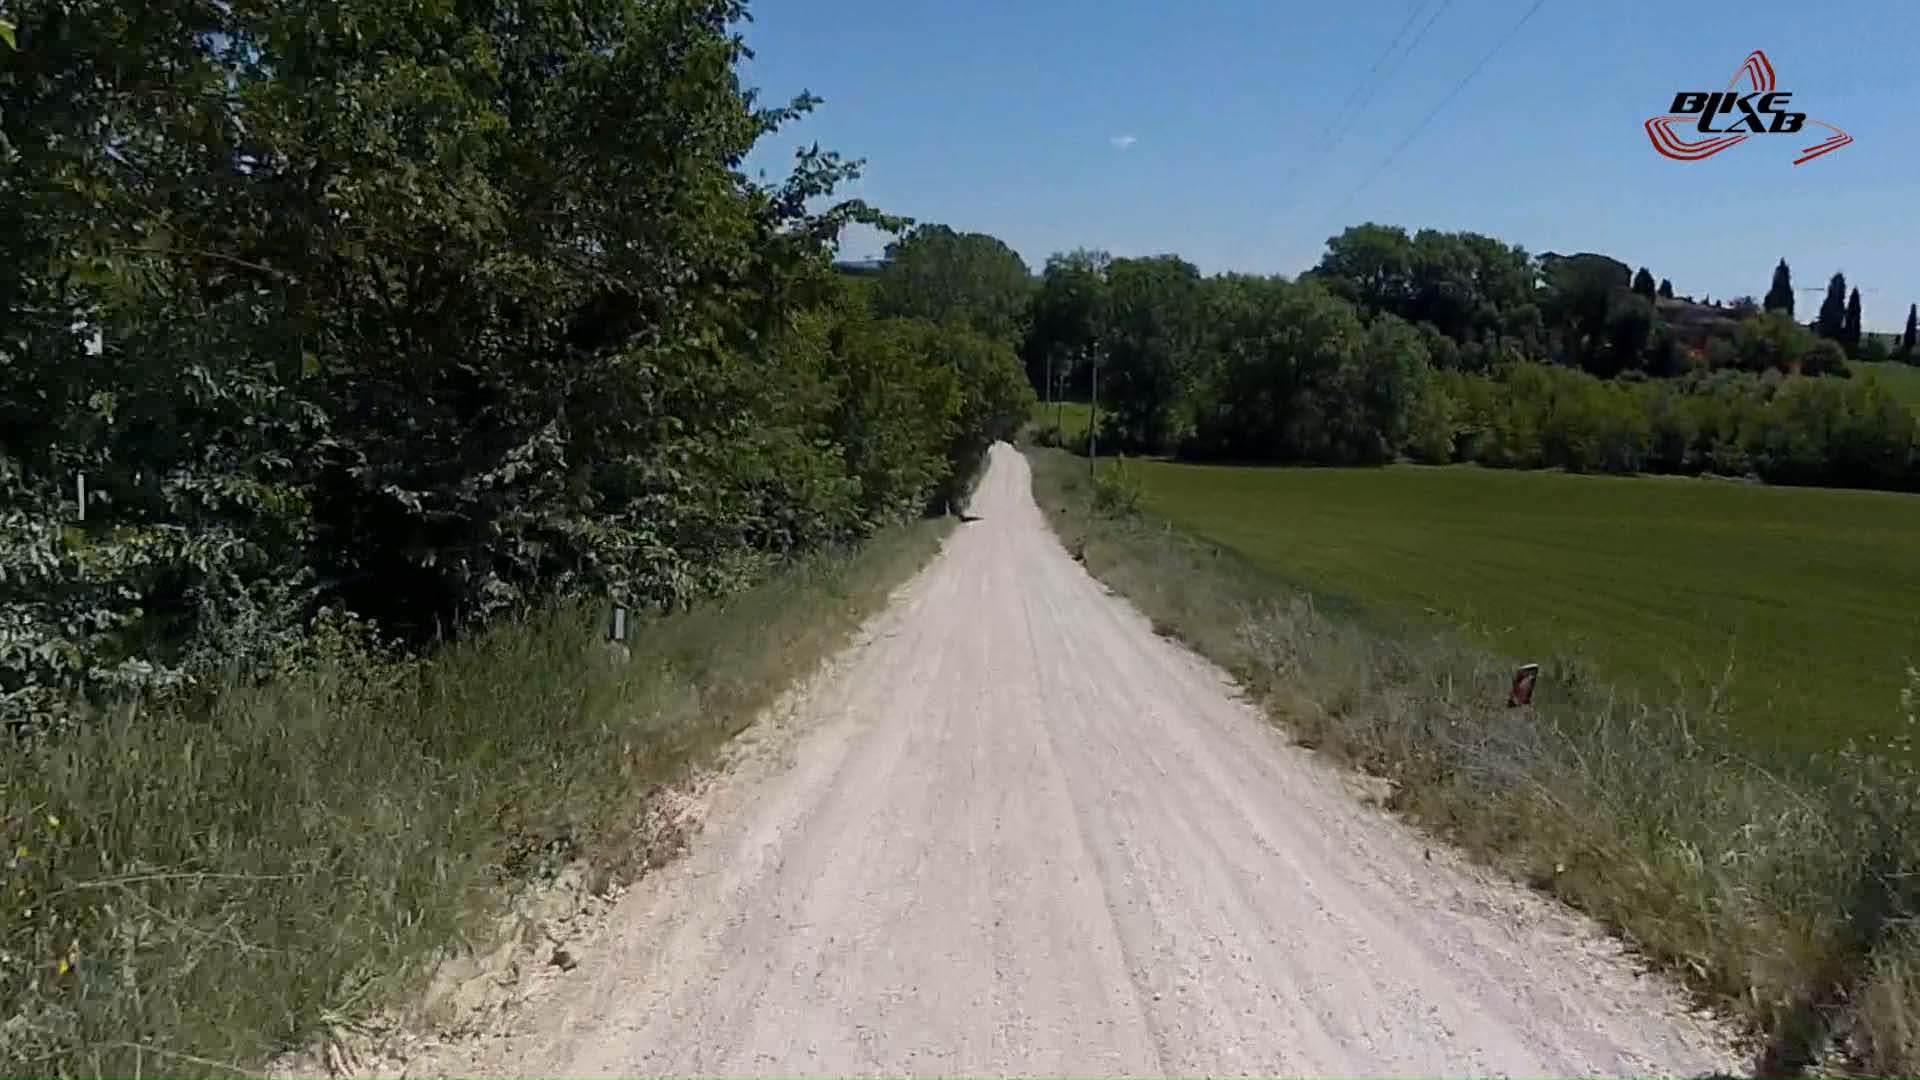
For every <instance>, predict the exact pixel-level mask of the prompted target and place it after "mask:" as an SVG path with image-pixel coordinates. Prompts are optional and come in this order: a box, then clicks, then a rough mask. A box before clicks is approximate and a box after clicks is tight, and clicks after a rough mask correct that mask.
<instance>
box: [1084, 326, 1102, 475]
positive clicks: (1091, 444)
mask: <svg viewBox="0 0 1920 1080" xmlns="http://www.w3.org/2000/svg"><path fill="white" fill-rule="evenodd" d="M1087 396H1088V397H1090V398H1092V399H1093V400H1092V401H1091V402H1090V403H1089V406H1088V409H1087V479H1088V480H1092V479H1093V463H1094V460H1095V459H1096V458H1098V457H1099V456H1100V346H1099V345H1097V344H1096V345H1095V346H1094V347H1093V392H1092V393H1091V394H1089V395H1087Z"/></svg>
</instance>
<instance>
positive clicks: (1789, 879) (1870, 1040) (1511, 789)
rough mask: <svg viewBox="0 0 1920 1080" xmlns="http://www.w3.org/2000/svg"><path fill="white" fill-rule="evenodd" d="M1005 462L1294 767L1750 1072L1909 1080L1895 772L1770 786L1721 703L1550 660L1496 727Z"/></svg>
mask: <svg viewBox="0 0 1920 1080" xmlns="http://www.w3.org/2000/svg"><path fill="white" fill-rule="evenodd" d="M1028 453H1029V458H1030V460H1031V461H1032V463H1033V475H1034V493H1035V496H1036V498H1037V499H1038V500H1039V502H1040V505H1041V507H1042V508H1043V509H1044V510H1045V511H1046V513H1047V515H1048V517H1049V520H1050V521H1051V522H1052V524H1053V526H1054V528H1055V529H1056V530H1057V531H1058V532H1059V533H1060V535H1061V537H1062V538H1063V540H1064V541H1065V542H1066V543H1067V545H1068V547H1069V549H1071V550H1075V551H1077V552H1079V553H1080V554H1081V556H1082V558H1083V559H1084V560H1085V563H1086V565H1087V567H1088V569H1089V570H1090V571H1091V572H1092V573H1094V574H1095V575H1096V576H1098V577H1099V578H1101V579H1102V580H1103V581H1105V582H1107V583H1108V584H1109V585H1111V586H1112V587H1114V588H1115V589H1116V590H1117V591H1119V592H1120V593H1122V594H1123V595H1125V596H1127V597H1128V598H1129V599H1130V600H1131V601H1132V602H1133V603H1134V604H1135V605H1136V606H1138V607H1139V608H1140V609H1141V610H1142V611H1143V612H1144V613H1146V614H1147V615H1148V617H1150V618H1151V619H1153V621H1154V623H1155V625H1156V626H1157V627H1159V628H1161V629H1162V630H1163V631H1164V632H1167V633H1170V634H1173V635H1176V636H1178V637H1180V638H1181V639H1183V640H1184V641H1186V642H1187V643H1188V644H1190V645H1191V646H1193V647H1194V648H1195V649H1196V650H1198V651H1199V652H1201V653H1203V654H1205V655H1206V656H1208V657H1210V658H1212V659H1213V660H1214V661H1216V662H1218V663H1220V664H1221V665H1222V666H1223V667H1225V668H1227V669H1228V670H1229V671H1231V672H1232V673H1233V674H1234V675H1235V676H1236V677H1237V678H1239V679H1240V680H1241V682H1242V683H1243V684H1244V685H1245V686H1247V687H1248V689H1249V690H1250V691H1251V692H1253V693H1254V694H1256V695H1258V696H1259V697H1261V698H1262V699H1263V700H1264V701H1265V702H1266V703H1267V705H1268V707H1269V709H1270V710H1271V712H1272V714H1273V716H1274V717H1275V719H1276V721H1277V722H1279V723H1281V724H1282V725H1283V726H1285V727H1286V728H1287V729H1288V730H1289V731H1290V732H1292V733H1293V734H1294V736H1295V737H1296V738H1298V739H1299V740H1300V741H1301V742H1302V743H1304V744H1306V745H1309V746H1313V747H1316V748H1318V749H1320V750H1321V751H1323V752H1325V753H1328V754H1330V755H1332V756H1333V757H1335V758H1336V759H1337V760H1340V761H1342V762H1343V763H1346V764H1348V765H1351V766H1353V767H1356V768H1360V769H1364V770H1366V771H1368V772H1371V773H1374V774H1376V775H1380V776H1384V777H1387V778H1388V779H1390V780H1391V781H1393V784H1394V790H1395V794H1394V796H1393V800H1392V801H1393V805H1394V806H1395V808H1396V809H1398V810H1399V811H1401V812H1403V813H1404V814H1406V815H1407V816H1409V817H1410V818H1412V819H1413V820H1415V821H1418V822H1420V823H1421V824H1423V825H1424V826H1426V827H1428V828H1430V829H1432V830H1433V831H1435V832H1436V833H1438V834H1440V835H1443V836H1445V837H1447V838H1448V839H1450V840H1452V841H1454V842H1455V843H1457V844H1459V845H1461V846H1463V847H1464V848H1466V849H1467V850H1468V851H1470V852H1472V853H1474V854H1475V855H1477V856H1478V857H1481V858H1484V859H1486V860H1488V861H1490V862H1493V863H1495V864H1497V865H1500V866H1502V867H1504V868H1506V869H1508V870H1510V871H1511V872H1513V873H1515V874H1516V875H1518V876H1519V877H1521V878H1522V879H1523V880H1526V881H1528V882H1530V883H1532V884H1533V885H1535V886H1536V887H1539V888H1541V889H1544V890H1547V891H1549V892H1551V893H1553V894H1555V895H1557V896H1559V897H1561V898H1562V899H1564V900H1566V901H1567V902H1569V903H1570V904H1572V905H1573V906H1575V907H1577V908H1580V909H1582V910H1584V911H1586V912H1588V913H1590V914H1592V915H1593V916H1595V917H1597V918H1598V919H1600V920H1601V921H1602V922H1604V923H1606V924H1607V925H1609V926H1611V927H1613V928H1614V929H1616V930H1617V931H1618V932H1619V933H1621V934H1622V935H1623V936H1625V937H1626V938H1627V939H1629V940H1630V941H1632V942H1633V943H1634V944H1635V945H1636V946H1637V947H1638V948H1639V949H1640V950H1641V951H1642V952H1643V953H1644V954H1645V955H1646V956H1648V957H1649V958H1650V959H1651V960H1652V961H1654V962H1655V963H1658V964H1660V965H1662V966H1664V967H1667V968H1668V969H1670V970H1672V971H1674V972H1676V973H1677V974H1679V975H1680V976H1681V977H1683V978H1685V979H1686V980H1687V981H1688V982H1689V983H1690V984H1691V985H1692V986H1694V987H1695V988H1696V989H1697V990H1699V991H1700V992H1701V993H1702V994H1704V995H1708V996H1710V997H1711V998H1713V999H1714V1000H1716V1001H1717V1002H1718V1003H1720V1004H1721V1005H1722V1006H1724V1007H1725V1008H1727V1009H1729V1010H1731V1011H1733V1012H1734V1013H1736V1014H1737V1015H1739V1016H1741V1017H1743V1018H1745V1019H1747V1020H1748V1021H1750V1022H1751V1023H1752V1024H1753V1025H1754V1026H1755V1028H1756V1029H1757V1030H1758V1031H1760V1032H1761V1033H1762V1034H1763V1035H1764V1036H1765V1042H1766V1046H1765V1050H1764V1052H1763V1054H1762V1056H1761V1060H1760V1062H1759V1066H1760V1068H1761V1069H1762V1070H1763V1071H1764V1072H1767V1073H1770V1074H1786V1073H1793V1072H1796V1071H1798V1070H1800V1069H1802V1068H1804V1067H1805V1066H1806V1065H1807V1064H1808V1063H1810V1062H1811V1061H1813V1060H1815V1059H1816V1058H1820V1057H1823V1056H1826V1055H1828V1054H1829V1053H1831V1052H1835V1051H1837V1053H1838V1054H1839V1055H1841V1057H1842V1058H1844V1059H1845V1061H1846V1062H1847V1063H1849V1064H1852V1065H1855V1066H1857V1067H1861V1068H1865V1069H1868V1070H1871V1071H1874V1072H1878V1073H1906V1074H1914V1073H1916V1072H1920V935H1917V934H1916V931H1915V929H1914V923H1913V919H1914V916H1915V915H1916V913H1920V777H1916V774H1915V773H1914V771H1913V769H1912V767H1911V766H1910V765H1908V764H1905V763H1903V762H1889V761H1887V760H1884V759H1882V758H1879V757H1870V756H1866V755H1862V754H1858V753H1855V752H1852V751H1843V752H1841V753H1838V754H1835V755H1831V756H1824V757H1819V758H1808V759H1806V760H1805V762H1804V763H1803V767H1800V768H1796V769H1794V770H1793V771H1792V772H1790V773H1786V772H1781V771H1779V770H1777V769H1773V770H1770V769H1768V768H1764V767H1762V766H1761V765H1759V764H1756V763H1754V762H1752V761H1750V760H1747V759H1746V758H1744V757H1743V756H1741V752H1740V750H1739V743H1738V742H1737V741H1736V740H1735V739H1734V738H1733V737H1732V736H1731V735H1730V734H1729V731H1730V724H1729V720H1730V718H1729V717H1728V715H1727V713H1726V706H1725V703H1724V700H1714V699H1711V698H1710V699H1708V700H1707V701H1705V702H1704V703H1685V702H1668V701H1662V700H1659V699H1658V698H1655V697H1646V696H1640V695H1638V694H1636V693H1634V692H1633V691H1631V690H1628V689H1622V688H1617V687H1615V686H1613V685H1611V684H1609V683H1607V682H1605V681H1603V680H1601V679H1598V678H1596V677H1595V676H1594V674H1593V673H1592V672H1591V671H1590V670H1587V669H1583V668H1582V667H1581V666H1580V665H1578V664H1576V663H1571V662H1568V661H1566V660H1554V661H1552V662H1550V663H1547V664H1546V670H1545V671H1543V673H1542V677H1541V682H1540V688H1539V690H1538V691H1537V693H1536V695H1535V698H1534V704H1533V705H1532V706H1531V707H1529V708H1523V709H1509V708H1507V707H1506V705H1505V699H1506V691H1507V686H1508V681H1509V678H1510V676H1511V673H1512V670H1513V669H1512V666H1511V662H1510V660H1509V659H1508V658H1505V657H1501V656H1499V655H1497V654H1495V653H1493V652H1491V651H1489V650H1487V649H1485V648H1482V647H1479V646H1476V645H1472V644H1469V643H1467V642H1465V641H1463V640H1461V639H1460V638H1458V637H1456V636H1452V635H1448V634H1444V633H1442V634H1431V633H1427V634H1423V633H1420V632H1418V631H1408V630H1406V629H1404V628H1402V629H1393V630H1390V629H1387V628H1384V627H1382V626H1381V625H1379V624H1374V623H1370V622H1368V621H1366V620H1365V619H1364V618H1363V617H1362V616H1361V615H1360V614H1358V613H1355V612H1341V611H1335V610H1326V609H1323V608H1321V607H1320V606H1318V605H1317V604H1316V601H1315V598H1314V597H1313V595H1312V594H1311V593H1307V592H1302V591H1300V590H1299V589H1298V588H1297V587H1295V586H1292V585H1290V584H1288V583H1286V582H1283V581H1281V580H1280V579H1278V578H1276V577H1273V576H1271V575H1270V574H1268V573H1267V572H1265V571H1262V570H1261V569H1259V568H1258V567H1256V566H1254V565H1253V564H1252V563H1249V562H1247V561H1246V560H1244V559H1242V558H1240V557H1239V556H1237V555H1235V554H1233V553H1232V552H1230V551H1227V550H1225V549H1222V548H1219V547H1217V546H1215V545H1213V544H1211V543H1208V542H1206V541H1203V540H1200V539H1198V538H1196V537H1194V536H1191V535H1189V534H1187V533H1185V532H1182V531H1180V530H1179V529H1176V528H1175V527H1174V526H1173V525H1172V524H1171V523H1169V522H1167V521H1165V520H1162V519H1157V518H1154V517H1151V516H1149V515H1146V514H1144V513H1141V512H1139V511H1138V510H1130V509H1128V507H1129V506H1132V505H1136V504H1137V503H1138V500H1139V488H1138V483H1137V479H1136V480H1134V481H1133V482H1131V483H1130V482H1128V481H1126V480H1124V479H1122V478H1121V476H1120V475H1118V474H1116V473H1107V474H1103V475H1102V476H1101V478H1100V480H1099V482H1098V483H1097V485H1096V484H1092V483H1090V482H1089V481H1088V480H1087V478H1086V463H1085V460H1084V459H1081V458H1074V457H1071V456H1069V455H1067V454H1065V453H1063V452H1060V451H1054V450H1044V449H1032V450H1029V452H1028ZM1105 468H1107V469H1110V470H1111V469H1112V468H1113V467H1112V466H1111V465H1108V466H1105ZM1096 507H1100V508H1103V509H1096ZM1915 678H1916V681H1920V677H1915ZM1915 690H1916V692H1920V686H1916V687H1915ZM1908 711H1912V709H1911V707H1910V708H1909V710H1908Z"/></svg>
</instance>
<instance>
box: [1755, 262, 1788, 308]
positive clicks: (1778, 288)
mask: <svg viewBox="0 0 1920 1080" xmlns="http://www.w3.org/2000/svg"><path fill="white" fill-rule="evenodd" d="M1761 306H1762V307H1764V308H1766V309H1767V310H1768V311H1778V312H1783V313H1785V314H1786V315H1789V316H1791V315H1792V314H1793V271H1792V270H1789V269H1787V260H1785V259H1781V260H1780V265H1779V266H1776V267H1774V268H1773V287H1772V288H1770V289H1768V290H1767V299H1766V302H1765V303H1764V304H1762V305H1761Z"/></svg>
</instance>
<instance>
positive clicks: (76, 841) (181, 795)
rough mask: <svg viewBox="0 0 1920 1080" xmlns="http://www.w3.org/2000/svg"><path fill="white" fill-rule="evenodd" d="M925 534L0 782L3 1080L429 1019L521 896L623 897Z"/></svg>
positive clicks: (502, 631) (401, 670)
mask: <svg viewBox="0 0 1920 1080" xmlns="http://www.w3.org/2000/svg"><path fill="white" fill-rule="evenodd" d="M946 527H947V524H946V523H945V522H941V521H928V522H920V523H916V524H914V525H912V526H909V527H905V528H902V529H898V530H895V531H893V532H891V533H888V534H885V535H883V536H880V537H878V538H876V539H875V540H873V541H872V542H870V543H869V544H867V545H866V546H865V547H863V548H862V549H861V550H860V551H858V552H857V553H852V554H838V555H819V556H815V557H812V558H810V559H807V560H805V561H803V562H800V563H799V564H797V565H795V566H794V567H792V568H791V570H790V571H789V572H788V573H785V574H783V575H782V576H780V577H778V578H776V579H775V580H773V581H770V582H768V583H766V584H764V585H762V586H760V587H758V588H755V589H752V590H749V591H747V592H745V593H742V594H740V595H737V596H734V597H732V598H729V599H727V600H725V601H723V602H716V603H714V604H711V605H709V606H706V607H704V608H700V609H697V610H694V611H691V612H687V613H683V614H676V615H672V616H668V617H664V618H661V619H659V620H657V621H654V622H651V623H647V624H644V625H642V626H640V627H639V628H638V630H637V632H636V633H635V634H634V635H633V641H632V655H631V658H630V662H626V663H618V662H610V661H609V658H608V655H607V652H606V650H605V647H604V646H602V645H601V644H600V642H599V637H600V635H601V632H602V631H601V626H602V615H603V613H602V612H600V611H598V610H594V609H587V608H581V607H568V608H563V609H557V610H549V611H546V612H544V613H541V614H538V615H535V616H531V617H528V618H526V619H523V620H520V621H515V622H511V623H507V624H503V625H500V626H497V627H494V628H493V629H491V630H490V631H489V632H487V633H485V634H483V635H480V636H478V637H476V638H475V639H473V640H471V641H468V642H465V643H462V644H459V645H457V646H453V647H450V648H447V649H445V650H443V651H441V652H440V653H438V654H437V655H435V656H433V657H431V658H429V659H428V660H426V661H424V662H420V663H417V664H411V665H405V666H400V665H386V666H378V665H371V664H365V663H356V664H343V665H340V666H338V667H336V668H334V669H332V670H323V671H316V672H310V673H307V674H303V675H300V676H297V677H292V678H288V679H284V680H281V681H278V682H275V683H272V684H270V685H266V686H259V687H238V686H235V687H226V688H221V689H217V690H215V691H213V692H211V693H209V694H208V695H207V696H206V697H205V698H204V699H203V700H201V701H200V702H198V703H197V704H196V705H194V706H193V707H191V708H186V707H181V708H174V709H169V710H166V711H153V710H142V709H135V708H127V709H125V710H123V711H121V712H119V713H117V714H115V715H113V716H111V717H108V718H105V719H103V720H102V721H101V722H100V723H98V724H97V725H95V726H94V727H92V728H90V729H88V730H85V731H83V732H79V733H77V734H75V735H73V736H72V737H67V738H61V739H58V740H52V741H48V742H46V743H45V744H40V745H29V746H24V747H15V748H10V751H11V752H10V753H9V754H8V755H7V756H6V757H5V758H4V759H0V805H4V808H5V828H6V835H5V852H6V854H7V855H8V856H9V863H8V870H7V876H6V879H5V886H4V889H5V892H4V899H0V965H4V966H3V967H0V979H3V981H0V1073H5V1074H7V1075H55V1074H91V1075H141V1074H143V1073H144V1074H154V1073H161V1074H165V1073H192V1074H206V1073H220V1072H236V1073H244V1072H248V1071H254V1070H257V1069H258V1068H259V1067H260V1064H261V1063H262V1062H263V1061H265V1060H266V1059H267V1057H268V1056H269V1055H271V1054H273V1053H275V1052H277V1051H279V1050H282V1049H285V1048H289V1047H294V1046H299V1045H303V1044H305V1043H307V1042H308V1041H309V1040H311V1039H312V1038H314V1037H315V1036H316V1035H317V1034H319V1033H320V1032H321V1031H322V1030H323V1029H324V1027H325V1026H326V1025H328V1024H330V1023H335V1022H337V1021H338V1020H339V1019H340V1018H342V1017H346V1016H351V1015H353V1014H354V1013H356V1012H357V1011H360V1010H364V1009H367V1008H370V1007H372V1006H375V1005H378V1004H381V1003H386V1002H393V1001H401V1000H405V999H406V998H407V996H408V995H410V994H412V993H415V992H417V991H418V989H419V987H420V983H421V980H423V979H424V977H425V976H426V974H427V971H428V968H429V967H430V965H431V961H432V960H433V958H434V957H435V956H436V955H437V954H438V953H439V952H440V951H441V950H442V949H444V948H445V947H446V946H447V945H448V944H449V943H451V942H457V941H459V940H461V939H462V938H463V936H465V935H468V934H472V933H476V932H479V931H480V929H481V928H483V927H485V926H487V925H489V923H490V919H491V917H492V916H493V915H495V914H496V913H497V912H498V911H499V910H500V908H501V905H502V904H503V903H504V902H505V900H506V899H508V898H509V896H510V895H511V893H512V892H513V890H514V889H515V888H517V887H518V886H520V885H521V883H523V882H525V881H528V880H531V879H535V878H537V877H539V876H540V875H541V874H543V873H547V872H551V871H552V870H554V869H556V868H557V867H558V866H559V865H560V864H562V863H565V862H568V861H571V860H573V859H576V858H579V857H582V856H586V857H589V858H591V859H592V860H593V864H594V866H595V873H596V875H598V876H600V877H601V879H602V882H603V883H604V881H605V880H607V879H610V878H612V877H614V876H619V875H623V874H624V873H626V872H627V871H628V870H629V869H630V867H629V865H628V863H629V859H628V857H627V854H628V853H629V852H631V851H633V850H634V849H635V848H636V846H637V842H638V841H639V840H642V839H644V838H639V837H636V836H634V835H633V834H632V830H633V829H634V827H635V826H634V822H635V820H636V816H637V810H638V809H639V804H640V801H641V797H642V795H643V793H644V792H645V791H646V790H647V789H648V787H649V786H650V785H654V784H659V783H662V782H665V781H669V780H672V779H674V778H675V777H676V776H678V775H680V774H681V773H682V772H683V771H684V770H685V769H686V768H687V767H688V766H689V765H690V764H692V763H695V762H698V761H699V760H701V759H702V758H703V757H704V756H705V755H707V754H709V753H710V752H711V751H713V750H714V749H715V748H717V747H718V746H719V745H720V744H721V743H723V742H724V741H725V740H726V739H728V738H730V737H731V736H732V735H734V734H735V733H737V732H738V731H739V730H740V729H741V728H743V727H744V726H745V725H746V724H748V723H749V722H750V721H751V720H752V718H753V716H754V715H755V713H756V712H757V711H758V710H759V709H761V708H762V707H763V706H764V705H766V704H767V703H768V702H769V701H770V700H771V699H772V697H773V696H774V695H775V694H777V693H778V692H779V691H780V690H781V689H782V688H783V687H785V686H786V685H788V684H790V683H791V682H792V681H793V680H794V679H796V678H797V677H799V676H801V675H803V674H805V673H806V672H807V671H809V670H810V669H812V668H813V667H814V666H815V665H816V664H818V663H819V662H820V661H821V660H822V659H823V658H824V657H825V656H827V655H829V654H830V653H831V652H832V651H833V650H834V649H835V648H837V647H838V646H840V645H841V644H842V643H843V642H844V641H845V639H846V638H847V636H848V634H849V632H850V631H852V630H853V629H854V628H855V627H856V626H858V624H859V623H860V622H861V620H862V619H864V618H865V617H866V616H867V615H868V614H870V613H871V612H873V611H876V610H878V609H879V608H880V607H882V606H883V605H884V603H885V601H886V598H887V596H888V594H889V593H890V591H891V590H892V589H893V588H894V587H895V586H896V585H898V584H899V583H900V582H902V581H904V580H905V579H906V578H907V577H908V576H910V575H911V573H912V572H913V571H914V570H915V569H917V568H918V567H919V566H921V565H922V564H923V563H924V562H925V561H926V560H927V558H928V557H929V556H930V555H931V554H932V553H933V552H934V551H935V550H936V549H937V547H938V544H939V541H940V537H941V536H942V535H943V534H944V532H945V529H946Z"/></svg>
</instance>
